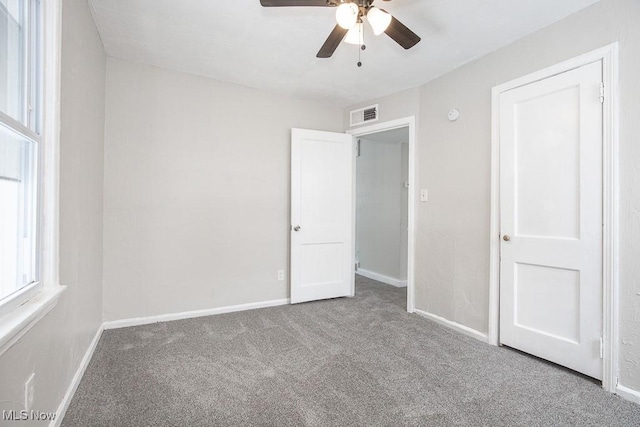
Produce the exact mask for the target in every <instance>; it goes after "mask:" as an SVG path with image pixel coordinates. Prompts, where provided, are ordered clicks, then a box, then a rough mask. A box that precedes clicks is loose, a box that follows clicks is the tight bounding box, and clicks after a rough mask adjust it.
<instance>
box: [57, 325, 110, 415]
mask: <svg viewBox="0 0 640 427" xmlns="http://www.w3.org/2000/svg"><path fill="white" fill-rule="evenodd" d="M103 330H104V327H103V325H100V327H99V328H98V330H97V331H96V334H95V335H94V337H93V340H91V344H89V348H88V349H87V351H86V352H85V354H84V357H83V358H82V361H81V362H80V366H78V370H77V371H76V373H75V375H74V376H73V379H72V380H71V384H69V387H68V388H67V392H66V393H65V394H64V397H63V398H62V402H60V405H59V406H58V410H57V411H56V418H55V419H54V420H52V421H51V422H50V423H49V427H58V426H59V425H60V424H62V419H63V418H64V415H65V414H66V413H67V409H69V405H70V404H71V400H72V399H73V396H74V394H75V393H76V390H77V389H78V386H79V385H80V381H82V377H83V375H84V373H85V371H86V370H87V367H88V366H89V362H91V358H92V357H93V353H94V352H95V351H96V347H97V346H98V342H99V341H100V337H101V336H102V331H103Z"/></svg>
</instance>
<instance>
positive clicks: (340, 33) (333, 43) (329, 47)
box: [316, 25, 348, 58]
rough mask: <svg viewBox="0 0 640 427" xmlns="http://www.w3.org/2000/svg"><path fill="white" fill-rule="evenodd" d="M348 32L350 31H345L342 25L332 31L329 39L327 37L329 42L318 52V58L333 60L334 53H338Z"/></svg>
mask: <svg viewBox="0 0 640 427" xmlns="http://www.w3.org/2000/svg"><path fill="white" fill-rule="evenodd" d="M347 31H348V30H345V29H344V28H342V27H341V26H340V25H336V27H335V28H334V29H333V31H331V34H329V37H327V40H326V41H325V42H324V44H323V45H322V47H321V48H320V51H319V52H318V54H317V55H316V57H317V58H331V55H333V52H335V51H336V49H337V48H338V46H339V45H340V42H341V41H342V39H343V38H344V36H346V35H347Z"/></svg>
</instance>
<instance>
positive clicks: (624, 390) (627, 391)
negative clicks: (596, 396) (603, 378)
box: [615, 384, 640, 403]
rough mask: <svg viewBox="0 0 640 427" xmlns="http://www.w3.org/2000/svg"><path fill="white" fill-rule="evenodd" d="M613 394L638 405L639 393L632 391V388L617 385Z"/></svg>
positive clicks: (639, 401) (639, 400)
mask: <svg viewBox="0 0 640 427" xmlns="http://www.w3.org/2000/svg"><path fill="white" fill-rule="evenodd" d="M615 393H616V394H617V395H618V396H620V397H623V398H625V399H627V400H630V401H631V402H634V403H640V391H638V390H634V389H632V388H629V387H625V386H623V385H619V384H618V385H617V386H616V392H615Z"/></svg>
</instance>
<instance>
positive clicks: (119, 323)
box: [103, 298, 289, 330]
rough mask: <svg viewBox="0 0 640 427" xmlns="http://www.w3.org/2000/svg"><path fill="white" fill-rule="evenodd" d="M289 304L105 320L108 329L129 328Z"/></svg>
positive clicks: (269, 303) (286, 301)
mask: <svg viewBox="0 0 640 427" xmlns="http://www.w3.org/2000/svg"><path fill="white" fill-rule="evenodd" d="M287 304H289V298H283V299H277V300H271V301H261V302H251V303H248V304H239V305H230V306H226V307H217V308H208V309H205V310H194V311H183V312H180V313H168V314H159V315H157V316H147V317H135V318H132V319H122V320H112V321H109V322H104V324H103V327H104V329H105V330H107V329H118V328H128V327H130V326H139V325H148V324H151V323H159V322H170V321H172V320H181V319H192V318H194V317H204V316H213V315H215V314H224V313H234V312H236V311H247V310H255V309H257V308H267V307H277V306H280V305H287Z"/></svg>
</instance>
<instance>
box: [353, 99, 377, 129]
mask: <svg viewBox="0 0 640 427" xmlns="http://www.w3.org/2000/svg"><path fill="white" fill-rule="evenodd" d="M350 116H351V127H353V126H358V125H362V124H364V123H369V122H375V121H377V120H378V105H377V104H376V105H371V106H369V107H364V108H360V109H358V110H353V111H352V112H351V114H350Z"/></svg>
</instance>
